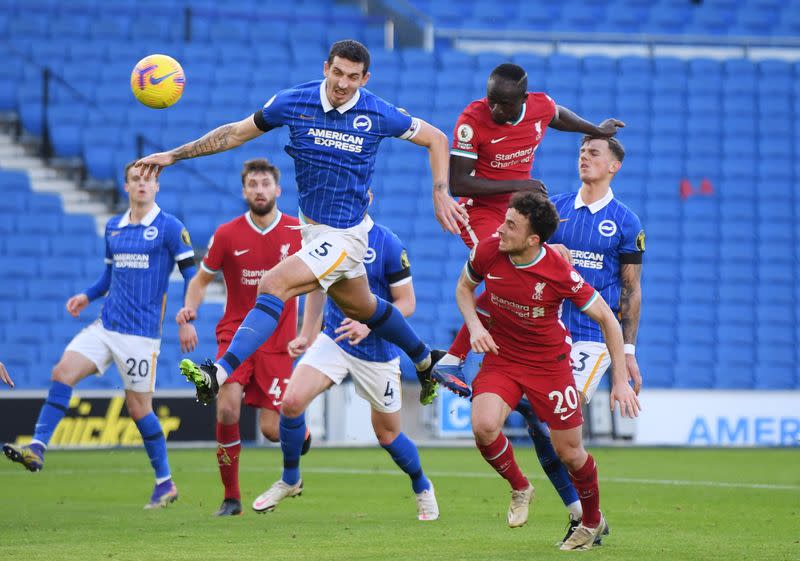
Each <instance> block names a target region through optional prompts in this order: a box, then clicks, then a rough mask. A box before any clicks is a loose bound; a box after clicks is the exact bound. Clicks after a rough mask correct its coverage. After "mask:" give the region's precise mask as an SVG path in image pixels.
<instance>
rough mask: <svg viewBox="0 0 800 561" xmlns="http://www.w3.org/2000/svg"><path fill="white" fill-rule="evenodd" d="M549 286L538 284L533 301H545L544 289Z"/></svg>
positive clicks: (534, 288) (534, 289) (543, 283)
mask: <svg viewBox="0 0 800 561" xmlns="http://www.w3.org/2000/svg"><path fill="white" fill-rule="evenodd" d="M546 286H547V283H546V282H537V283H536V286H534V287H533V299H534V300H544V287H546Z"/></svg>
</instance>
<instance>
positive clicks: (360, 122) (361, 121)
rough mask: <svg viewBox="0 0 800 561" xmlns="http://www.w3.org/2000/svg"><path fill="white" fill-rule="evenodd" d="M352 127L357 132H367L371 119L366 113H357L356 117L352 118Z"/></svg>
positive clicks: (370, 125) (370, 126)
mask: <svg viewBox="0 0 800 561" xmlns="http://www.w3.org/2000/svg"><path fill="white" fill-rule="evenodd" d="M353 128H354V129H356V130H357V131H359V132H368V131H369V130H370V129H372V119H370V118H369V117H367V116H366V115H357V116H356V118H355V119H353Z"/></svg>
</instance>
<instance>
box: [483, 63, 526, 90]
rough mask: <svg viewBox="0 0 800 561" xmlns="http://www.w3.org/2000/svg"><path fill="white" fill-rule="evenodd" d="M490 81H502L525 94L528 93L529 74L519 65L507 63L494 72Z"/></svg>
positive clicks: (490, 76) (490, 75)
mask: <svg viewBox="0 0 800 561" xmlns="http://www.w3.org/2000/svg"><path fill="white" fill-rule="evenodd" d="M489 79H490V80H491V79H495V80H497V79H501V80H504V81H507V82H511V83H513V84H514V85H516V86H518V87H519V89H520V90H522V91H523V92H526V91H528V73H527V72H525V69H524V68H522V67H521V66H519V65H517V64H511V63H510V62H505V63H503V64H501V65H500V66H498V67H497V68H495V69H494V70H492V73H491V74H489Z"/></svg>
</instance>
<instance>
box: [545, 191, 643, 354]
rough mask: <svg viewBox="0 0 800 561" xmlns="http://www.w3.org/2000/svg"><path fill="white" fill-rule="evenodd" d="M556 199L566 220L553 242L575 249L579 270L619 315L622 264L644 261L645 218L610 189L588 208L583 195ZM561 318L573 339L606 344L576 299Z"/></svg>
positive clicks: (596, 325)
mask: <svg viewBox="0 0 800 561" xmlns="http://www.w3.org/2000/svg"><path fill="white" fill-rule="evenodd" d="M551 200H552V201H553V204H555V205H556V209H557V210H558V214H559V216H560V217H561V224H559V226H558V230H556V233H555V234H554V235H553V236H552V237H551V238H550V239H549V240H548V242H549V243H560V244H564V245H565V246H567V248H569V250H570V253H571V254H572V260H573V263H572V264H573V266H574V267H575V269H577V270H578V272H579V273H580V274H581V275H582V276H583V278H584V279H585V280H586V282H588V283H589V284H590V285H592V286H593V287H594V288H595V289H596V290H597V291H598V292H599V293H600V295H601V296H602V297H603V298H604V299H605V301H606V302H607V303H608V305H609V306H610V307H611V309H612V310H614V313H617V312H618V311H619V295H620V291H621V287H622V285H621V281H620V264H621V263H641V262H642V254H643V253H644V230H643V229H642V223H641V221H640V220H639V217H638V216H636V214H635V213H634V212H633V211H631V210H630V209H629V208H628V207H626V206H625V205H624V204H622V203H621V202H619V201H618V200H617V199H615V198H614V193H613V192H612V191H611V190H610V189H609V191H608V194H607V195H606V196H605V197H603V198H602V199H600V200H599V201H596V202H594V203H592V204H590V205H588V206H587V205H586V204H585V203H584V202H583V200H581V198H580V194H579V193H564V194H560V195H553V196H552V197H551ZM561 319H562V321H563V322H564V324H565V325H566V326H567V329H569V331H570V334H571V335H572V340H573V341H597V342H601V343H602V342H604V339H603V333H602V331H601V330H600V326H599V325H598V324H597V323H596V322H594V321H593V320H592V319H591V318H590V317H589V316H587V315H586V314H583V313H581V312H580V311H579V310H578V309H577V308H575V306H574V305H573V304H572V303H571V302H569V301H565V302H564V308H563V312H562V316H561Z"/></svg>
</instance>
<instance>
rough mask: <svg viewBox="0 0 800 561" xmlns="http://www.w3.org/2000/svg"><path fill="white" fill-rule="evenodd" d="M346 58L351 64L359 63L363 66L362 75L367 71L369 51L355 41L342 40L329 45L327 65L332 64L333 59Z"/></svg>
mask: <svg viewBox="0 0 800 561" xmlns="http://www.w3.org/2000/svg"><path fill="white" fill-rule="evenodd" d="M336 56H338V57H339V58H346V59H347V60H349V61H351V62H361V63H363V64H364V72H363V73H364V74H366V73H367V71H368V70H369V51H368V50H367V48H366V47H365V46H364V45H362V44H361V43H359V42H358V41H356V40H355V39H344V40H343V41H336V42H335V43H334V44H333V45H331V51H330V52H329V53H328V64H333V57H336Z"/></svg>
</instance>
